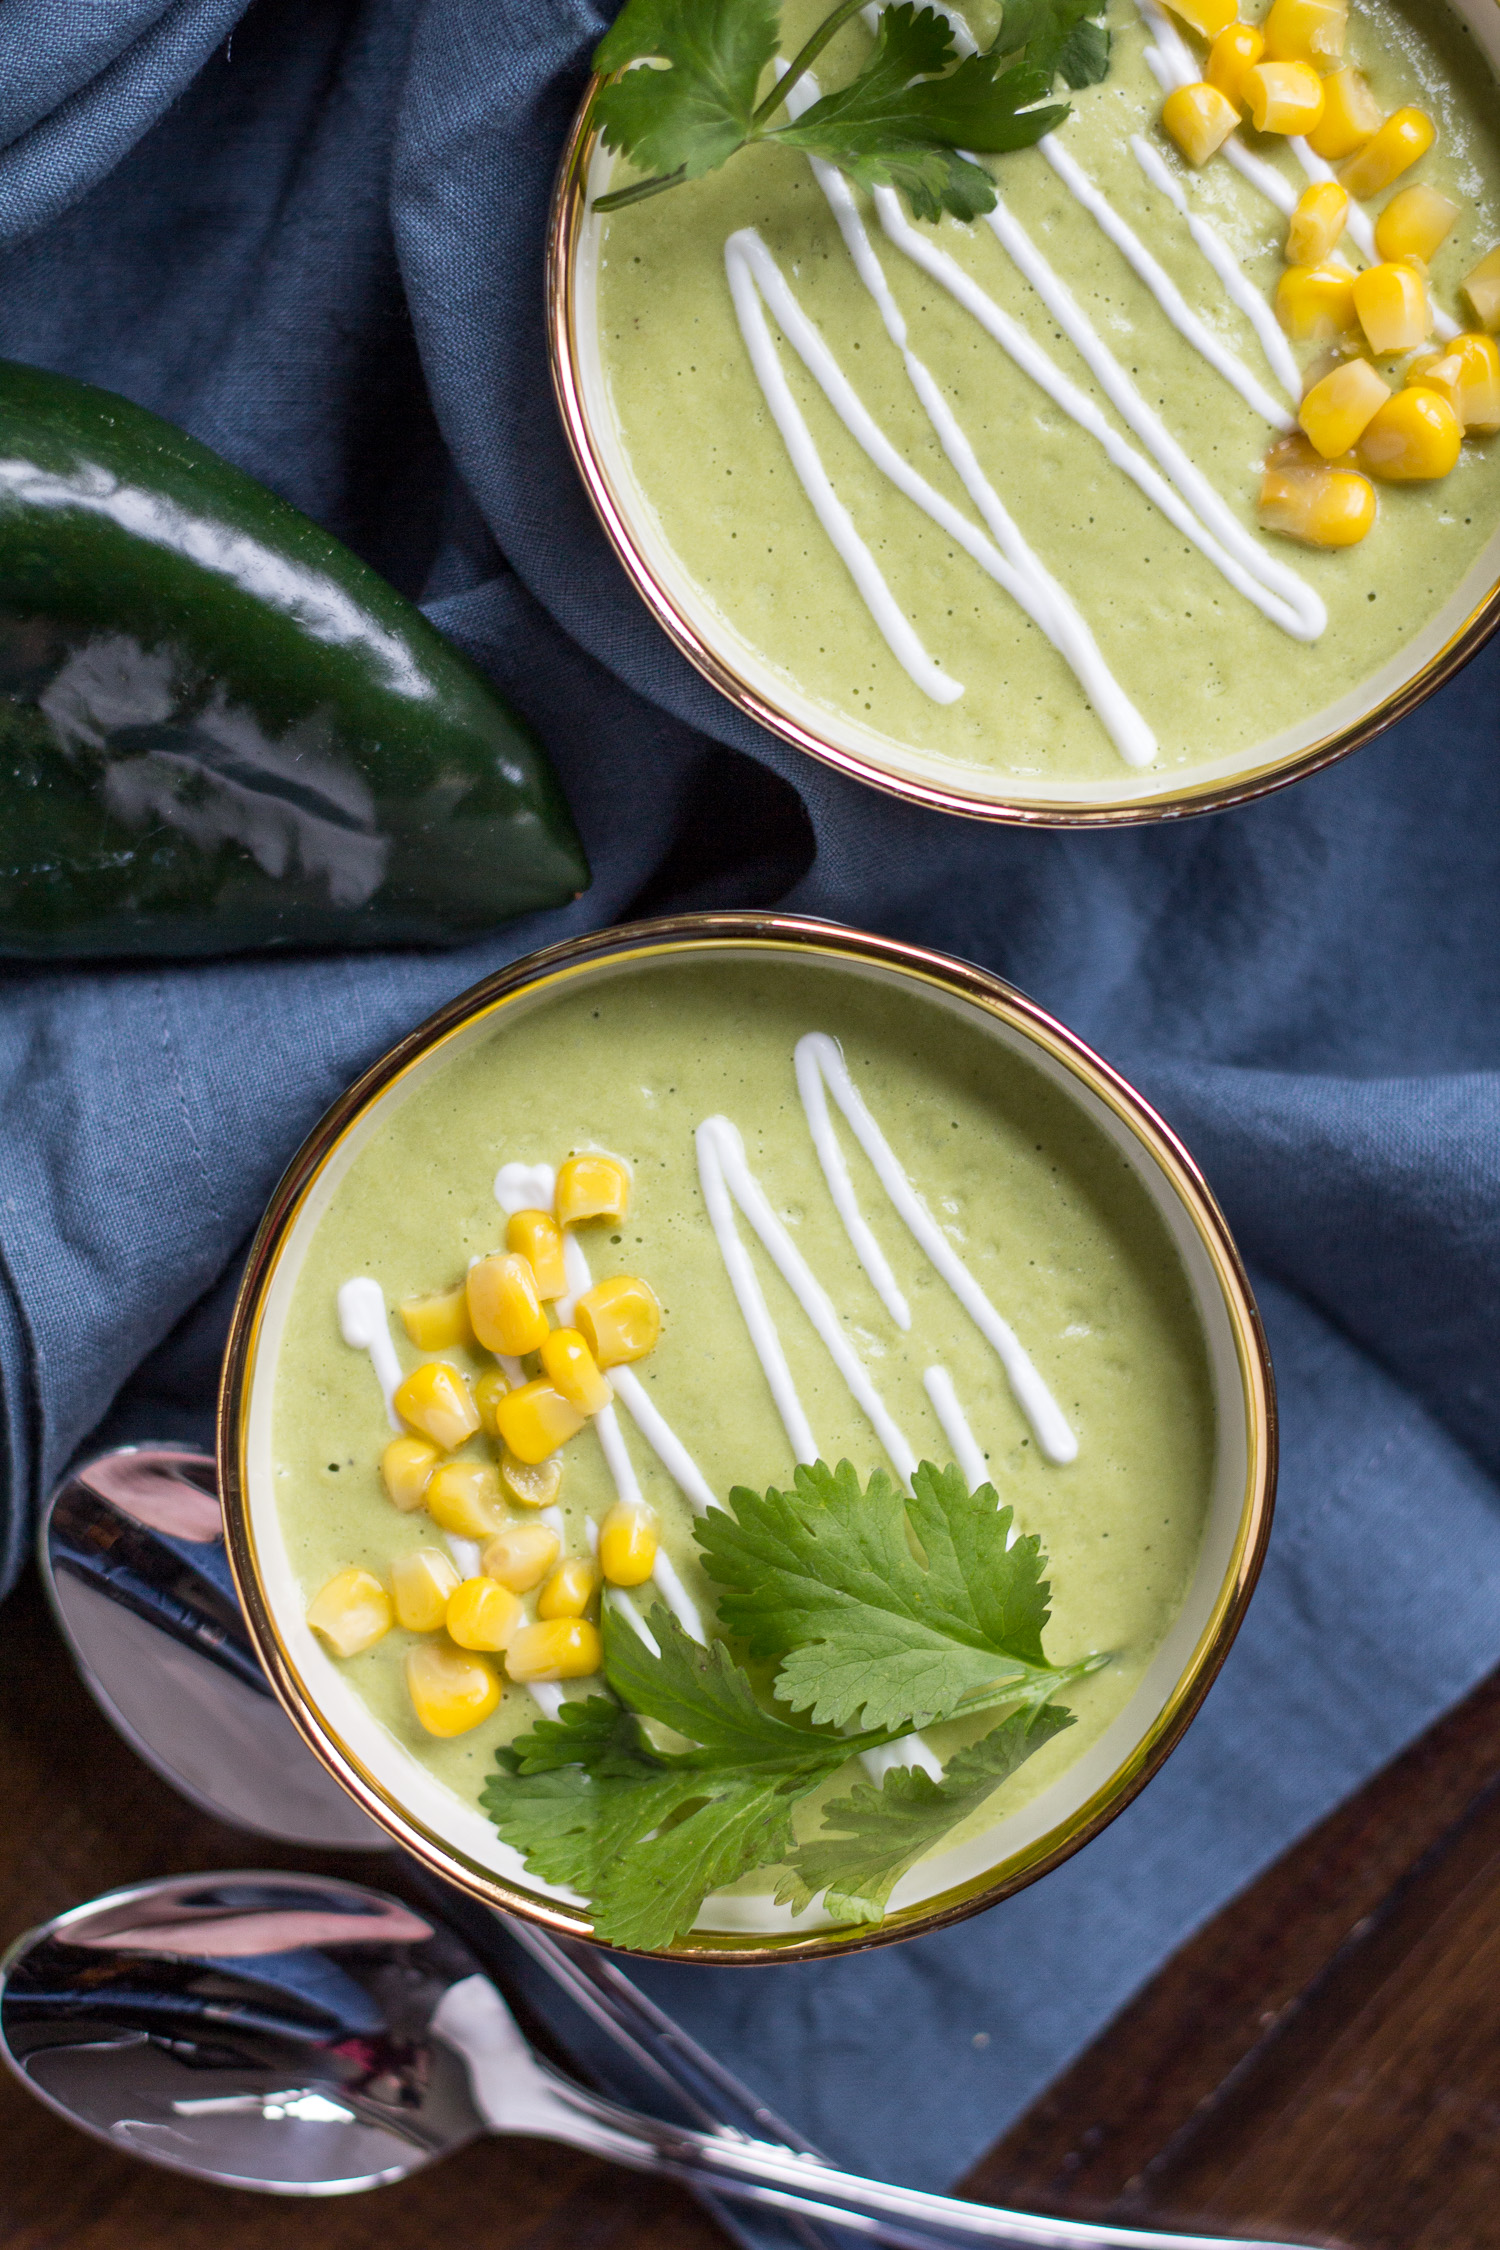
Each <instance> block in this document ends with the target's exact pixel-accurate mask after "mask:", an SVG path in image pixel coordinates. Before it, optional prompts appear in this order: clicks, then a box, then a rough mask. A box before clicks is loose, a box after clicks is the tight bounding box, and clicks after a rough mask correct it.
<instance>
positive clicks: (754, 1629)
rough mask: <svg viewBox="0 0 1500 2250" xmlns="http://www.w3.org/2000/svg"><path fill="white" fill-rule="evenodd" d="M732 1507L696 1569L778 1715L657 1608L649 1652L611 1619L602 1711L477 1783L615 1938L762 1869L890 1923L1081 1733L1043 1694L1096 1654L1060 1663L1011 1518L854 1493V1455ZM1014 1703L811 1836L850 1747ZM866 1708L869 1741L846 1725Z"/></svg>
mask: <svg viewBox="0 0 1500 2250" xmlns="http://www.w3.org/2000/svg"><path fill="white" fill-rule="evenodd" d="M731 1506H732V1508H733V1510H734V1513H733V1514H732V1515H730V1514H729V1513H727V1512H725V1511H720V1510H715V1511H713V1512H712V1513H711V1514H709V1515H707V1516H705V1517H704V1518H703V1519H702V1520H701V1521H700V1522H699V1524H698V1525H697V1526H696V1536H697V1539H698V1544H699V1547H700V1549H701V1551H702V1559H703V1564H704V1568H705V1569H706V1570H707V1571H708V1573H709V1575H710V1576H711V1577H712V1578H714V1579H715V1580H717V1581H718V1583H719V1584H720V1585H721V1586H722V1587H723V1588H724V1592H723V1594H722V1596H721V1598H720V1602H719V1612H718V1614H719V1623H720V1625H721V1627H722V1628H723V1629H724V1631H725V1632H726V1633H727V1634H729V1635H730V1636H731V1637H732V1638H733V1639H735V1640H738V1641H740V1642H742V1643H743V1644H744V1646H745V1648H746V1650H747V1652H748V1654H749V1656H750V1657H751V1659H752V1660H754V1659H756V1658H759V1659H769V1660H771V1662H773V1663H774V1664H775V1666H776V1670H775V1673H774V1677H773V1679H772V1683H771V1691H770V1695H771V1699H774V1701H776V1702H779V1703H781V1704H782V1705H784V1706H785V1707H786V1710H785V1711H778V1710H776V1709H774V1708H770V1707H768V1699H767V1697H765V1696H763V1695H762V1694H761V1693H759V1692H758V1691H757V1688H756V1685H755V1682H754V1681H753V1680H752V1678H751V1676H750V1674H749V1673H748V1672H747V1671H746V1670H745V1669H744V1667H743V1666H742V1665H741V1664H739V1663H738V1662H737V1661H736V1660H735V1657H734V1655H733V1654H732V1652H731V1649H730V1647H729V1645H728V1644H727V1643H726V1642H725V1641H722V1640H716V1641H714V1642H712V1643H711V1644H710V1646H709V1647H707V1648H702V1647H700V1646H699V1644H698V1643H697V1642H696V1641H694V1640H691V1639H690V1638H689V1637H688V1635H687V1634H686V1633H684V1632H683V1630H682V1628H681V1627H680V1626H679V1625H678V1623H677V1621H676V1619H675V1618H674V1617H673V1616H672V1615H671V1614H670V1612H669V1611H667V1610H666V1609H664V1608H663V1607H662V1606H661V1605H660V1604H658V1605H657V1606H655V1607H654V1608H653V1609H652V1611H651V1614H650V1617H649V1619H648V1620H647V1623H648V1626H649V1630H650V1632H651V1635H652V1638H653V1640H654V1641H655V1643H656V1650H657V1653H655V1654H653V1653H652V1651H651V1650H650V1649H649V1648H648V1647H647V1646H646V1645H645V1643H644V1642H643V1641H642V1639H641V1637H640V1635H639V1634H638V1633H637V1632H636V1631H635V1630H634V1628H633V1627H632V1626H631V1625H630V1624H629V1622H628V1621H626V1620H625V1619H623V1618H622V1617H621V1616H620V1615H619V1614H618V1612H617V1611H615V1610H613V1609H611V1608H608V1607H606V1609H605V1612H604V1618H603V1640H604V1677H605V1681H606V1683H607V1685H608V1687H609V1689H610V1691H611V1696H610V1698H606V1697H604V1696H590V1697H589V1698H588V1700H587V1701H584V1702H578V1703H567V1704H564V1705H563V1707H562V1710H561V1712H560V1713H559V1716H558V1717H557V1718H556V1719H555V1720H550V1719H547V1720H542V1721H539V1722H538V1724H537V1725H536V1726H534V1727H533V1728H531V1730H530V1731H529V1732H528V1733H526V1734H524V1735H521V1736H520V1737H518V1739H517V1740H516V1741H515V1742H513V1743H511V1744H509V1745H508V1746H507V1747H506V1748H504V1749H502V1750H500V1751H499V1752H498V1753H497V1763H498V1766H499V1769H500V1770H499V1771H498V1772H497V1773H496V1774H495V1775H494V1776H493V1777H492V1778H491V1779H490V1780H489V1781H488V1782H487V1783H486V1785H485V1788H484V1791H483V1795H482V1802H483V1804H484V1806H485V1809H486V1811H487V1812H488V1813H489V1814H490V1817H491V1818H492V1819H493V1820H494V1822H495V1825H496V1827H497V1828H498V1829H499V1831H500V1833H501V1835H502V1836H504V1837H505V1839H506V1841H507V1842H508V1843H511V1844H513V1845H515V1847H516V1849H517V1850H518V1851H520V1852H521V1853H522V1855H523V1857H524V1858H525V1861H526V1864H527V1867H528V1868H529V1869H530V1871H531V1872H532V1873H533V1874H535V1875H537V1876H539V1877H540V1878H541V1879H542V1880H543V1881H544V1882H551V1883H565V1884H568V1885H570V1886H571V1887H572V1888H573V1889H575V1890H578V1891H580V1892H582V1893H583V1895H584V1896H585V1897H586V1898H588V1899H589V1900H590V1901H591V1903H592V1907H593V1914H594V1927H595V1930H596V1932H597V1933H598V1935H599V1936H600V1937H601V1938H603V1939H605V1941H606V1942H607V1943H609V1944H613V1945H624V1946H633V1947H639V1948H642V1949H650V1948H653V1947H658V1946H663V1945H668V1944H670V1943H671V1941H672V1940H673V1938H675V1937H677V1936H678V1935H679V1934H680V1933H682V1932H683V1931H685V1930H688V1929H690V1928H691V1927H692V1924H693V1921H694V1919H695V1917H696V1915H697V1912H698V1909H699V1907H700V1906H701V1905H702V1903H703V1900H704V1899H705V1898H706V1897H707V1896H708V1894H709V1892H710V1891H713V1890H717V1889H719V1888H721V1887H722V1886H723V1885H725V1884H727V1883H732V1882H735V1881H736V1880H738V1878H739V1877H740V1876H742V1875H747V1874H750V1873H751V1872H753V1871H754V1870H755V1869H757V1868H762V1867H776V1868H782V1869H784V1870H785V1871H786V1872H785V1873H784V1875H783V1877H782V1882H781V1886H780V1888H779V1890H778V1892H777V1896H778V1898H779V1899H781V1900H782V1901H783V1902H785V1903H789V1904H791V1905H792V1906H793V1908H794V1910H796V1911H798V1912H800V1911H801V1909H802V1908H803V1907H805V1906H806V1905H807V1904H808V1902H809V1901H810V1900H811V1899H812V1898H813V1897H814V1896H816V1894H817V1893H818V1892H819V1891H825V1890H826V1891H827V1894H828V1897H827V1907H828V1911H829V1913H830V1914H832V1915H833V1916H834V1918H835V1919H836V1920H849V1921H871V1920H876V1921H878V1920H879V1918H880V1916H881V1915H882V1913H883V1912H884V1910H885V1903H886V1901H887V1899H888V1898H889V1896H890V1892H891V1888H892V1886H893V1884H894V1883H895V1882H896V1881H897V1879H898V1878H899V1876H901V1875H902V1874H903V1873H904V1872H905V1871H906V1869H907V1868H908V1867H910V1866H911V1865H912V1864H913V1863H914V1862H915V1861H916V1860H917V1859H919V1858H921V1857H922V1855H923V1854H924V1853H925V1852H928V1851H931V1850H932V1849H933V1848H934V1847H935V1846H936V1845H937V1844H939V1843H940V1842H941V1841H942V1839H943V1837H944V1836H945V1835H946V1834H947V1833H948V1831H949V1830H950V1829H951V1828H953V1827H954V1826H955V1825H956V1824H957V1822H959V1821H961V1820H963V1819H965V1818H966V1817H967V1816H968V1814H969V1813H970V1812H972V1811H975V1810H976V1809H977V1808H978V1807H979V1806H980V1805H982V1804H983V1803H984V1801H985V1799H986V1798H987V1797H989V1796H990V1795H992V1794H993V1792H994V1791H995V1790H996V1789H998V1788H999V1786H1000V1784H1001V1783H1002V1782H1003V1781H1004V1780H1006V1779H1007V1777H1008V1776H1009V1775H1010V1774H1012V1773H1013V1772H1014V1771H1015V1770H1016V1768H1017V1767H1018V1766H1019V1765H1020V1764H1021V1763H1022V1762H1023V1760H1024V1759H1026V1758H1028V1757H1030V1756H1031V1754H1032V1753H1033V1751H1035V1750H1037V1749H1039V1748H1040V1747H1041V1745H1042V1744H1043V1743H1044V1742H1047V1741H1050V1740H1051V1738H1052V1737H1053V1735H1055V1734H1056V1733H1058V1732H1059V1731H1060V1730H1061V1729H1062V1728H1063V1727H1065V1726H1069V1725H1071V1724H1072V1720H1071V1718H1070V1715H1069V1714H1068V1713H1067V1712H1066V1711H1065V1710H1063V1709H1061V1708H1059V1707H1058V1706H1057V1705H1056V1704H1055V1703H1054V1702H1053V1700H1052V1699H1053V1697H1054V1696H1055V1695H1056V1694H1057V1692H1058V1691H1059V1690H1060V1689H1061V1688H1062V1687H1064V1686H1065V1685H1067V1684H1068V1683H1069V1682H1071V1681H1073V1680H1076V1679H1079V1678H1081V1677H1082V1676H1083V1675H1084V1674H1085V1673H1087V1672H1090V1671H1093V1670H1094V1669H1096V1668H1097V1666H1098V1665H1099V1664H1100V1663H1102V1662H1103V1661H1105V1660H1104V1659H1103V1658H1101V1657H1089V1658H1087V1659H1085V1660H1084V1661H1083V1662H1082V1663H1079V1664H1074V1665H1066V1666H1055V1665H1049V1664H1048V1662H1047V1660H1046V1658H1045V1656H1044V1654H1043V1652H1042V1642H1041V1635H1042V1628H1043V1627H1044V1625H1045V1624H1046V1622H1047V1616H1048V1610H1047V1597H1048V1588H1047V1586H1046V1583H1045V1581H1044V1580H1043V1578H1042V1571H1043V1568H1044V1563H1043V1559H1042V1555H1041V1551H1040V1547H1039V1544H1038V1542H1037V1541H1036V1540H1035V1539H1018V1540H1017V1541H1016V1543H1015V1544H1014V1546H1012V1547H1009V1548H1007V1546H1006V1538H1007V1535H1008V1532H1009V1529H1010V1520H1011V1512H1010V1510H1009V1509H1008V1508H1003V1509H1002V1508H1000V1507H999V1504H998V1501H997V1499H996V1495H995V1491H994V1488H993V1486H991V1485H982V1486H981V1487H980V1489H979V1490H978V1491H977V1492H975V1493H970V1492H969V1491H968V1489H967V1487H966V1486H965V1484H964V1481H963V1479H962V1477H961V1476H960V1475H959V1473H958V1471H957V1470H956V1469H946V1470H940V1469H936V1468H934V1467H933V1466H932V1465H931V1463H926V1462H924V1463H923V1465H922V1467H921V1468H920V1469H919V1470H918V1471H917V1474H916V1476H915V1478H914V1479H913V1494H912V1497H911V1498H910V1499H909V1500H908V1499H906V1498H904V1496H903V1495H902V1494H901V1493H900V1492H899V1491H898V1490H897V1489H896V1487H895V1486H894V1485H893V1484H892V1483H891V1481H890V1479H889V1478H888V1477H886V1476H885V1475H883V1474H881V1473H879V1472H877V1474H876V1475H875V1476H873V1477H872V1478H871V1479H870V1482H869V1484H868V1486H866V1487H865V1488H864V1490H861V1488H860V1484H859V1480H858V1478H857V1476H856V1475H855V1473H854V1471H853V1469H852V1468H851V1467H850V1466H849V1464H848V1463H847V1462H844V1463H842V1464H841V1465H840V1467H839V1468H838V1469H837V1470H832V1469H829V1468H828V1467H826V1466H825V1464H824V1463H822V1462H817V1463H815V1464H814V1466H813V1467H811V1468H801V1469H799V1470H798V1471H797V1475H796V1485H795V1489H794V1490H793V1491H791V1492H777V1491H774V1490H773V1491H770V1492H767V1493H765V1494H764V1495H762V1494H759V1493H755V1492H751V1491H749V1490H747V1489H746V1488H744V1487H738V1488H737V1489H736V1490H735V1491H734V1492H733V1494H732V1495H731ZM913 1540H915V1542H916V1544H917V1546H918V1547H919V1548H920V1550H921V1558H922V1559H920V1560H919V1559H918V1556H917V1554H916V1552H914V1549H913V1544H912V1542H913ZM611 1698H612V1699H611ZM1001 1706H1004V1707H1006V1709H1007V1716H1006V1717H1004V1718H1003V1719H1002V1720H1001V1722H1000V1724H999V1725H998V1726H995V1727H993V1728H991V1730H990V1731H989V1732H988V1733H987V1734H985V1735H984V1736H983V1737H982V1738H981V1739H980V1740H978V1741H977V1742H973V1743H971V1744H970V1745H969V1746H968V1747H967V1748H965V1749H962V1750H960V1751H958V1752H957V1754H956V1755H955V1756H954V1757H952V1759H951V1760H950V1761H949V1763H948V1766H947V1769H946V1771H945V1773H944V1776H943V1779H942V1780H941V1781H940V1782H934V1781H933V1780H932V1779H931V1778H930V1777H929V1776H928V1775H926V1774H925V1773H922V1772H920V1771H917V1770H912V1769H897V1770H894V1771H892V1772H890V1773H888V1774H887V1775H886V1776H885V1778H884V1782H883V1784H882V1786H881V1788H880V1789H878V1790H877V1789H875V1788H873V1787H872V1786H871V1785H870V1784H869V1783H867V1782H863V1781H861V1782H858V1783H857V1784H855V1786H854V1788H853V1791H852V1794H850V1795H848V1796H846V1797H842V1798H840V1799H838V1800H837V1801H835V1802H833V1803H831V1804H830V1805H828V1806H827V1807H825V1810H824V1816H823V1818H824V1825H823V1828H822V1830H821V1831H820V1832H818V1833H816V1834H814V1835H812V1836H811V1837H810V1838H806V1839H799V1837H798V1834H797V1829H796V1826H795V1822H794V1815H795V1814H796V1812H797V1808H798V1807H799V1805H801V1804H802V1803H803V1801H804V1800H805V1799H807V1798H808V1797H810V1796H811V1795H812V1793H813V1792H814V1791H815V1790H817V1789H820V1788H822V1787H823V1785H824V1784H825V1783H827V1782H829V1781H831V1780H832V1779H833V1778H834V1776H835V1775H836V1774H837V1773H838V1772H839V1769H840V1768H841V1767H843V1766H847V1765H848V1763H849V1762H850V1760H851V1759H852V1758H854V1757H856V1756H857V1755H858V1753H859V1752H861V1751H863V1750H870V1749H877V1748H882V1747H884V1746H885V1745H886V1744H888V1743H891V1742H895V1741H899V1740H900V1739H901V1738H902V1737H903V1736H905V1735H907V1734H909V1733H910V1732H911V1731H912V1730H913V1728H915V1727H918V1726H927V1725H930V1724H932V1723H934V1722H935V1721H939V1720H943V1719H950V1718H955V1717H964V1716H967V1715H968V1714H970V1713H974V1712H981V1711H984V1710H986V1709H989V1708H992V1707H994V1708H999V1707H1001ZM805 1711H811V1713H812V1717H811V1719H810V1720H809V1719H807V1718H802V1717H798V1716H796V1715H795V1714H797V1713H800V1712H805ZM861 1712H862V1713H863V1715H864V1721H865V1724H864V1727H863V1730H862V1731H861V1732H859V1733H848V1732H845V1731H843V1730H844V1728H845V1727H846V1726H847V1724H848V1722H849V1721H850V1720H851V1719H853V1718H854V1717H855V1716H856V1715H857V1714H859V1713H861Z"/></svg>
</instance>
